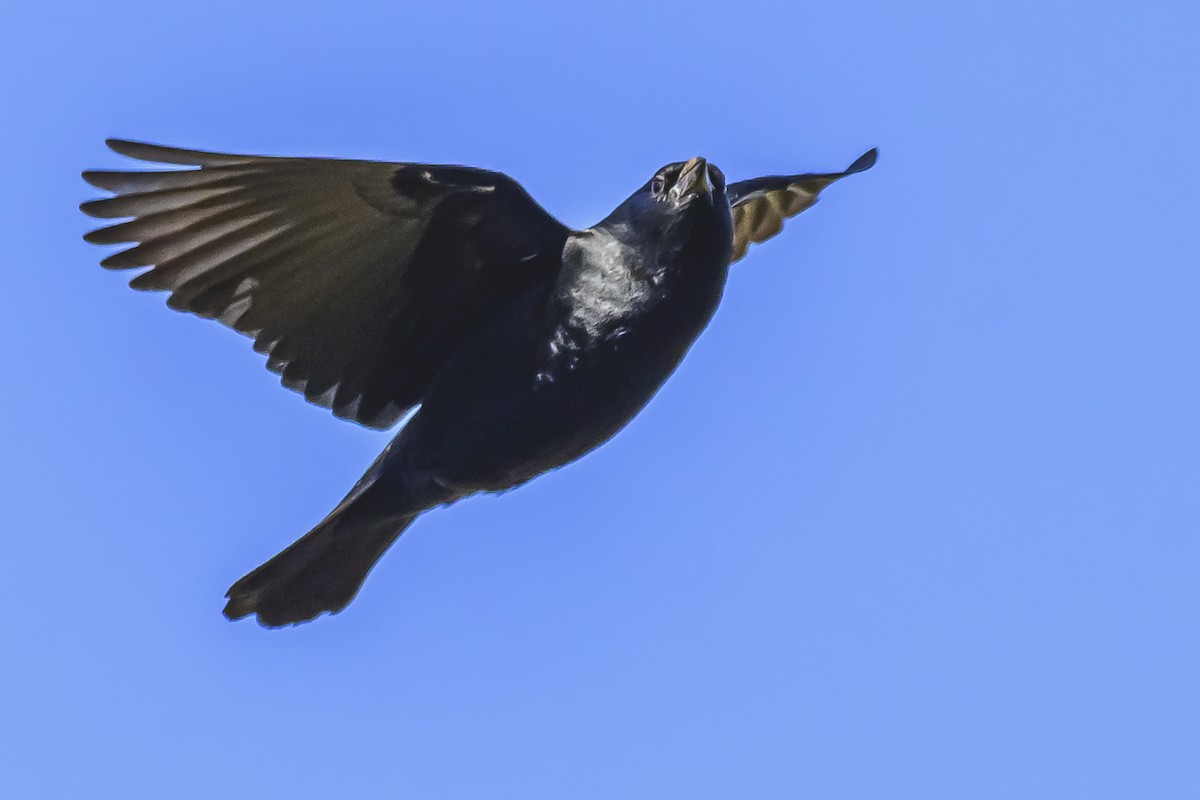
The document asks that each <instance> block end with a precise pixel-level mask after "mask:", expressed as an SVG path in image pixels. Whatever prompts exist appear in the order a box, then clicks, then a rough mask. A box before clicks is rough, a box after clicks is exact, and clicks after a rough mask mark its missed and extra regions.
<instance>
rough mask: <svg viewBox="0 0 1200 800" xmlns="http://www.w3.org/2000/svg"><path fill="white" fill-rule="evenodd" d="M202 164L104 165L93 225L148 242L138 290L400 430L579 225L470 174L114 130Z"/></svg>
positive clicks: (142, 149) (91, 205) (118, 262)
mask: <svg viewBox="0 0 1200 800" xmlns="http://www.w3.org/2000/svg"><path fill="white" fill-rule="evenodd" d="M108 145H109V146H110V147H111V148H112V149H113V150H115V151H116V152H118V153H120V154H122V155H125V156H129V157H132V158H136V159H140V160H142V161H150V162H157V163H159V164H173V165H182V166H187V167H198V169H171V170H164V171H153V172H127V171H119V172H116V171H114V172H110V171H89V172H85V173H83V177H84V179H85V180H87V181H88V182H89V183H91V184H92V185H93V186H96V187H97V188H100V189H104V190H107V191H109V192H112V193H113V194H114V196H113V197H109V198H105V199H102V200H93V201H91V202H87V203H84V204H83V205H82V206H81V208H82V209H83V211H84V212H86V213H87V214H90V215H91V216H94V217H102V218H110V219H117V218H129V219H128V221H125V222H119V223H117V224H112V225H110V226H109V227H105V228H100V229H99V230H95V231H92V232H91V233H89V234H87V235H86V236H85V237H84V238H85V239H87V241H89V242H95V243H97V244H117V243H123V242H131V243H136V246H134V247H131V248H129V249H127V250H124V251H122V252H119V253H116V254H115V255H112V256H109V257H108V258H106V259H105V260H104V261H103V262H102V265H103V266H105V267H108V268H111V269H130V268H136V267H150V269H149V270H146V271H144V272H142V273H141V274H140V275H138V276H137V277H135V278H134V279H133V280H132V281H131V282H130V285H131V286H133V287H134V288H135V289H148V290H163V291H169V292H170V293H171V294H170V297H169V298H168V300H167V303H168V305H170V306H171V307H172V308H176V309H180V310H184V311H191V312H193V313H195V314H198V315H200V316H202V317H209V318H214V319H218V320H220V321H221V322H223V323H224V324H226V325H228V326H230V327H232V328H234V329H235V330H238V331H240V332H242V333H244V334H247V335H249V336H251V337H253V338H254V347H255V349H256V350H258V351H259V352H261V353H265V354H267V355H268V362H267V366H268V367H269V368H270V369H272V370H274V371H275V372H277V373H279V374H280V375H281V376H282V381H283V385H284V386H287V387H288V388H291V389H294V390H296V391H298V392H302V393H303V394H304V396H305V398H306V399H308V400H310V401H312V402H314V403H318V404H320V405H323V406H325V407H327V408H330V409H332V410H333V413H334V414H336V415H338V416H339V417H343V418H346V419H351V420H354V421H356V422H359V423H361V424H363V425H367V426H370V427H378V428H385V427H388V426H390V425H392V424H394V423H395V422H396V420H398V419H399V418H400V417H401V416H402V415H403V414H404V412H405V411H406V410H408V409H409V408H411V407H412V406H413V405H415V404H416V403H418V402H419V401H420V399H421V397H422V395H423V394H424V392H425V390H426V389H427V387H428V385H429V382H430V380H431V379H432V377H433V375H434V374H435V373H436V372H437V370H438V368H439V367H440V366H441V364H442V363H443V362H444V361H445V359H446V358H447V357H448V356H449V355H450V354H451V353H452V352H453V351H454V349H455V348H456V347H457V346H458V345H459V344H461V342H462V341H463V340H464V339H465V338H466V337H467V336H469V335H470V333H471V332H472V331H474V330H476V329H477V328H478V327H479V326H480V325H482V324H484V323H485V322H486V321H487V320H488V318H489V317H490V316H491V315H492V314H493V313H494V312H495V311H496V310H498V309H499V308H500V307H502V306H503V305H504V304H505V303H507V302H509V301H511V300H512V299H513V298H514V297H515V296H517V295H518V294H520V293H521V292H522V291H524V290H526V289H528V288H529V287H530V286H531V285H533V284H535V283H537V282H538V281H541V280H545V279H547V278H551V279H552V277H553V275H554V274H555V273H556V271H557V269H558V265H559V262H560V254H561V251H562V247H563V244H564V242H565V240H566V237H567V235H568V234H569V233H570V231H569V230H568V229H567V228H566V227H565V226H563V225H562V224H561V223H559V222H558V221H557V220H555V219H554V218H553V217H551V216H550V215H549V214H548V213H546V211H544V210H543V209H542V208H541V207H540V206H539V205H538V204H537V203H536V202H534V200H533V199H532V198H531V197H530V196H529V195H528V194H527V193H526V192H525V190H524V189H522V188H521V187H520V186H519V185H518V184H517V183H516V182H515V181H513V180H512V179H511V178H509V177H507V176H505V175H502V174H500V173H496V172H487V171H484V170H479V169H472V168H469V167H452V166H433V165H424V164H394V163H382V162H375V161H346V160H337V159H317V158H269V157H262V156H242V155H229V154H223V153H207V152H201V151H196V150H181V149H177V148H171V147H161V146H158V145H150V144H141V143H138V142H128V141H121V140H110V141H109V142H108Z"/></svg>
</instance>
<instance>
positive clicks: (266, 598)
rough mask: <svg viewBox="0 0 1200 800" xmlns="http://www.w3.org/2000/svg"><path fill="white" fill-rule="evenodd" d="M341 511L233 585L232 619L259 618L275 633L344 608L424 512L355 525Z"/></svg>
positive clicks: (230, 595) (228, 607) (227, 613)
mask: <svg viewBox="0 0 1200 800" xmlns="http://www.w3.org/2000/svg"><path fill="white" fill-rule="evenodd" d="M344 510H345V509H344V508H342V507H339V509H338V510H337V511H335V512H334V513H333V514H331V515H330V516H329V517H327V518H326V519H325V521H323V522H322V523H321V524H320V525H318V526H317V527H316V528H314V529H313V530H312V531H310V532H309V533H307V534H305V535H304V536H303V537H301V538H300V539H298V540H297V541H296V542H295V543H294V544H292V545H291V546H290V547H288V548H287V549H286V550H284V551H283V552H281V553H280V554H279V555H277V556H275V557H274V558H272V559H271V560H270V561H267V562H266V563H265V564H263V565H262V566H260V567H259V568H258V569H256V570H254V571H253V572H251V573H250V574H248V575H246V576H245V577H244V578H242V579H241V580H239V581H238V582H237V583H235V584H233V586H231V587H230V588H229V591H228V592H227V593H226V595H225V596H226V597H228V598H229V603H228V604H226V606H225V616H226V617H228V618H229V619H241V618H242V617H245V616H249V615H250V614H256V615H257V616H258V621H259V623H260V624H261V625H264V626H266V627H269V628H276V627H280V626H283V625H294V624H296V623H298V622H307V621H308V620H311V619H313V618H314V617H317V616H318V615H320V614H322V613H324V612H326V611H328V612H330V613H333V614H336V613H337V612H339V611H341V610H342V609H343V608H345V607H346V606H347V605H348V604H349V603H350V601H351V600H353V599H354V596H355V595H356V594H358V590H359V589H360V588H361V587H362V584H363V581H364V580H366V577H367V573H369V572H370V571H371V569H372V567H374V566H375V563H376V562H377V561H379V559H380V557H381V556H383V554H384V552H385V551H386V550H387V549H388V547H390V546H391V544H392V542H394V541H395V540H396V539H397V538H398V537H399V536H400V534H401V533H403V532H404V529H405V528H407V527H408V526H409V524H411V523H412V521H413V520H414V519H416V517H417V514H419V513H420V511H417V512H414V513H411V514H405V515H387V516H383V517H376V518H373V519H372V518H368V519H366V520H362V519H361V518H360V519H358V520H356V519H354V517H356V516H358V517H361V515H354V514H350V515H346V514H343V513H339V512H343V511H344Z"/></svg>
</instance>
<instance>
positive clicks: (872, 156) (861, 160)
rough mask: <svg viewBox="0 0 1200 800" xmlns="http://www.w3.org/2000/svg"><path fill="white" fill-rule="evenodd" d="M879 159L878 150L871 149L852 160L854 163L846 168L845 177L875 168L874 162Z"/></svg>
mask: <svg viewBox="0 0 1200 800" xmlns="http://www.w3.org/2000/svg"><path fill="white" fill-rule="evenodd" d="M878 159H879V148H878V147H872V148H871V149H870V150H868V151H867V152H865V153H863V154H862V155H861V156H859V157H858V158H856V159H854V163H853V164H851V165H850V166H848V167H846V171H845V172H844V173H843V174H845V175H854V174H855V173H858V172H866V171H867V170H869V169H870V168H871V167H873V166H875V162H876V161H877V160H878Z"/></svg>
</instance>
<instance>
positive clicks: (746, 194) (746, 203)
mask: <svg viewBox="0 0 1200 800" xmlns="http://www.w3.org/2000/svg"><path fill="white" fill-rule="evenodd" d="M877 156H878V152H877V151H876V150H874V149H871V150H868V151H867V152H865V153H863V154H862V155H861V156H859V157H858V159H857V160H856V161H855V162H854V163H853V164H851V165H850V166H849V167H847V168H846V169H845V171H843V172H830V173H826V174H823V175H773V176H771V177H769V178H754V179H753V180H748V181H740V182H738V183H731V184H730V185H729V190H728V195H729V205H730V206H731V207H732V209H733V260H734V261H737V260H738V259H740V258H741V257H742V256H744V255H746V250H747V249H748V248H749V247H750V245H751V244H757V243H759V242H765V241H766V240H767V239H770V238H771V237H772V236H774V235H775V234H777V233H779V231H780V230H782V229H783V221H784V220H785V219H787V218H788V217H794V216H796V215H797V214H799V213H800V212H801V211H803V210H804V209H806V208H808V207H809V206H811V205H812V204H813V203H815V202H817V195H818V194H820V193H821V190H822V189H824V188H825V187H826V186H828V185H829V184H831V183H833V182H834V181H836V180H838V179H839V178H844V177H846V176H847V175H853V174H854V173H856V172H863V171H865V170H868V169H870V168H871V167H873V166H875V158H876V157H877Z"/></svg>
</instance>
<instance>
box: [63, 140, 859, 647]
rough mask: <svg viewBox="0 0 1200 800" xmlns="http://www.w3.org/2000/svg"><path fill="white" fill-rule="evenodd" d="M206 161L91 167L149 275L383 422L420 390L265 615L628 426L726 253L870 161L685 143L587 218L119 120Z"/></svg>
mask: <svg viewBox="0 0 1200 800" xmlns="http://www.w3.org/2000/svg"><path fill="white" fill-rule="evenodd" d="M110 146H111V147H112V148H113V149H114V150H116V151H117V152H118V153H122V154H124V155H128V156H131V157H133V158H138V159H141V160H144V161H151V162H157V163H165V164H177V165H183V166H190V167H198V169H184V170H170V171H156V172H102V171H93V172H85V173H84V177H85V179H87V180H88V181H89V182H90V183H92V184H93V185H95V186H97V187H99V188H101V189H106V190H108V191H111V192H113V193H114V196H113V197H110V198H106V199H101V200H94V201H91V202H88V203H84V204H83V206H82V208H83V210H84V211H85V212H87V213H89V214H91V215H93V216H97V217H103V218H113V219H117V218H128V221H126V222H120V223H117V224H114V225H111V226H109V227H106V228H101V229H99V230H97V231H93V232H92V233H90V234H88V235H87V237H86V238H87V239H88V240H89V241H92V242H96V243H98V244H115V243H123V242H131V243H136V244H135V246H134V247H131V248H130V249H128V250H125V251H123V252H120V253H117V254H115V255H113V256H110V257H108V258H107V259H105V260H104V262H102V263H103V265H104V266H106V267H110V268H114V269H126V268H135V267H149V269H148V270H146V271H144V272H142V273H141V274H139V275H138V276H137V277H135V278H134V279H133V280H132V281H131V285H132V286H133V287H134V288H139V289H155V290H165V291H169V292H170V296H169V298H168V301H167V302H168V304H169V305H170V306H171V307H173V308H178V309H181V310H186V311H191V312H193V313H196V314H198V315H200V316H204V317H210V318H215V319H218V320H220V321H221V322H223V323H224V324H226V325H228V326H230V327H232V328H234V329H235V330H238V331H240V332H242V333H244V334H247V335H249V336H252V337H253V338H254V342H255V348H256V349H257V350H259V351H260V352H263V353H266V354H267V355H268V366H269V367H270V368H271V369H272V370H274V371H276V372H278V373H280V374H281V376H282V382H283V384H284V385H285V386H287V387H288V388H291V389H294V390H296V391H299V392H302V393H303V394H304V396H305V397H306V399H308V400H310V401H312V402H315V403H319V404H321V405H324V406H326V407H328V408H330V409H332V410H333V412H334V413H335V414H337V415H338V416H341V417H344V418H347V419H352V420H354V421H356V422H359V423H361V424H364V425H368V426H372V427H380V428H384V427H389V426H391V425H393V424H395V422H396V421H397V420H398V419H400V417H401V416H403V415H404V414H405V413H406V412H407V411H409V410H410V409H411V408H413V407H414V406H417V405H419V406H420V408H419V409H418V411H417V412H416V414H415V415H414V416H413V417H412V418H411V419H410V420H409V422H408V423H407V424H406V425H405V426H404V427H403V428H402V429H401V430H400V432H399V433H398V434H397V436H396V438H395V439H394V440H393V441H392V443H391V444H390V445H389V446H388V447H387V449H386V450H385V451H384V452H383V454H381V455H380V457H379V458H378V459H377V460H376V462H375V464H374V465H372V467H371V469H369V470H368V471H367V473H366V475H364V476H363V478H362V479H361V480H360V481H359V483H358V484H357V485H356V486H355V488H354V489H353V490H352V491H351V492H350V494H349V495H347V497H346V499H345V500H343V501H342V503H341V504H339V505H338V507H337V508H335V509H334V510H333V512H331V513H330V515H329V516H328V517H326V519H325V520H323V521H322V522H321V523H319V524H318V525H317V526H316V527H315V528H314V529H313V530H312V531H310V532H309V533H308V534H306V535H305V536H304V537H302V538H301V539H300V540H298V541H297V542H296V543H295V544H293V545H292V546H291V547H289V548H288V549H286V550H284V551H283V552H282V553H280V554H279V555H277V556H276V557H275V558H273V559H271V560H270V561H268V562H267V563H265V564H264V565H262V566H261V567H259V568H258V569H256V570H254V571H253V572H251V573H250V574H249V575H247V576H246V577H245V578H243V579H242V580H240V581H238V582H237V583H235V584H234V585H233V587H231V588H230V590H229V593H228V597H229V603H228V605H227V606H226V609H225V613H226V614H227V615H228V616H230V617H231V618H239V617H242V616H246V615H248V614H252V613H253V614H256V615H257V616H258V619H259V621H260V622H261V623H262V624H264V625H268V626H276V625H284V624H289V623H295V622H301V621H304V620H308V619H311V618H313V617H315V616H317V615H318V614H320V613H322V612H324V611H334V612H336V611H339V610H341V609H342V608H344V607H345V605H346V604H347V603H349V602H350V600H351V599H353V597H354V595H355V594H356V593H357V591H358V589H359V587H360V586H361V584H362V581H363V580H364V579H365V577H366V575H367V573H368V572H369V570H370V569H371V567H372V566H373V565H374V564H375V562H376V561H377V560H378V558H379V557H380V556H381V555H382V554H383V552H384V551H385V550H386V549H387V547H388V546H389V545H390V544H391V543H392V542H393V541H394V540H395V539H396V537H398V536H399V535H400V533H401V532H403V530H404V529H405V528H406V527H407V526H408V525H409V524H410V523H411V522H412V521H413V519H415V518H416V517H417V516H418V515H419V514H420V513H422V512H423V511H425V510H427V509H429V508H432V507H434V506H437V505H440V504H445V503H450V502H453V501H455V500H457V499H459V498H462V497H465V496H468V495H470V494H474V493H476V492H480V491H500V490H504V489H507V488H511V487H513V486H516V485H519V484H521V483H523V482H525V481H527V480H530V479H531V478H534V477H536V476H537V475H540V474H542V473H543V472H546V471H547V470H550V469H554V468H555V467H558V466H561V465H563V464H565V463H568V462H569V461H572V460H574V459H576V458H578V457H580V456H582V455H583V454H584V453H586V452H588V451H589V450H591V449H593V448H595V447H596V446H598V445H599V444H601V443H603V442H604V441H606V440H607V439H608V438H609V437H611V436H612V435H613V434H615V433H616V432H617V431H618V430H620V429H621V428H622V427H623V426H624V425H625V424H626V423H627V422H628V421H629V420H630V419H631V418H632V417H633V416H634V415H635V414H636V413H637V412H638V411H639V410H640V409H641V408H642V407H643V406H644V405H645V403H646V402H647V401H648V400H649V399H650V398H651V397H652V396H653V394H654V393H655V391H657V389H658V388H659V387H660V386H661V385H662V383H663V381H665V380H666V378H667V377H668V376H669V375H670V374H671V372H672V371H673V370H674V369H675V367H676V366H678V364H679V362H680V360H681V359H682V358H683V356H684V354H685V353H686V352H687V350H688V348H689V347H690V346H691V344H692V342H693V341H695V339H696V337H697V336H698V335H699V333H700V332H701V331H702V330H703V328H704V327H705V325H706V324H707V323H708V321H709V319H710V318H711V316H712V314H713V312H714V311H715V310H716V307H717V304H718V302H719V301H720V297H721V292H722V289H723V287H724V284H725V278H726V275H727V271H728V269H729V265H730V263H731V262H732V261H736V260H737V259H738V258H741V256H742V255H744V254H745V251H746V249H747V247H749V245H750V244H751V243H754V242H760V241H763V240H764V239H766V238H769V237H770V236H772V235H774V234H775V233H777V232H778V231H779V229H780V227H781V226H782V222H783V220H784V219H785V218H786V217H790V216H793V215H795V214H797V213H799V212H800V211H803V210H804V209H805V208H807V207H808V206H810V205H811V204H812V203H813V202H815V200H816V196H817V194H818V193H819V192H820V191H821V189H823V188H824V187H825V186H827V185H828V184H829V183H831V182H833V181H834V180H837V179H838V178H840V177H843V176H844V175H847V174H851V173H853V172H860V171H862V170H865V169H868V168H869V167H870V166H871V165H872V164H873V163H874V160H875V151H874V150H872V151H870V152H868V153H866V154H864V156H862V157H861V158H860V159H858V161H856V162H855V163H854V164H853V165H852V166H851V167H850V168H849V169H848V170H846V171H845V172H841V173H829V174H812V175H793V176H781V177H772V178H759V179H755V180H750V181H744V182H741V183H734V184H731V185H730V186H728V187H726V186H725V182H724V177H723V175H721V173H720V171H719V170H717V169H716V168H715V167H712V166H711V165H709V164H707V162H705V161H704V159H699V158H694V159H691V160H689V161H688V162H686V163H675V164H669V165H667V166H666V167H663V168H662V169H661V170H659V171H658V172H657V173H656V174H655V176H654V177H653V178H651V180H650V181H648V182H647V183H646V184H645V185H644V186H643V187H641V188H640V189H639V190H638V191H636V192H634V194H633V195H631V196H630V197H629V199H628V200H626V201H625V202H624V203H622V204H621V205H620V206H619V207H618V208H617V209H616V210H614V211H613V213H612V214H610V215H609V216H608V217H607V218H606V219H604V220H603V221H602V222H600V223H599V224H597V225H595V226H594V227H592V228H589V229H587V230H583V231H572V230H570V229H569V228H567V227H566V226H564V225H562V224H561V223H559V222H558V221H557V220H555V219H554V218H553V217H551V216H550V215H549V214H547V213H546V212H545V211H544V210H543V209H542V208H541V207H540V206H538V205H537V204H536V203H535V202H534V201H533V200H532V198H530V197H529V195H528V194H526V192H525V191H524V190H523V189H522V188H521V187H520V186H519V185H518V184H516V183H515V182H514V181H513V180H512V179H511V178H508V177H507V176H504V175H501V174H498V173H494V172H487V171H484V170H479V169H473V168H468V167H456V166H434V165H422V164H399V163H395V164H389V163H380V162H368V161H342V160H333V159H298V158H265V157H258V156H237V155H227V154H217V153H205V152H199V151H192V150H180V149H175V148H166V147H159V146H155V145H147V144H140V143H135V142H125V141H111V142H110Z"/></svg>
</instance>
